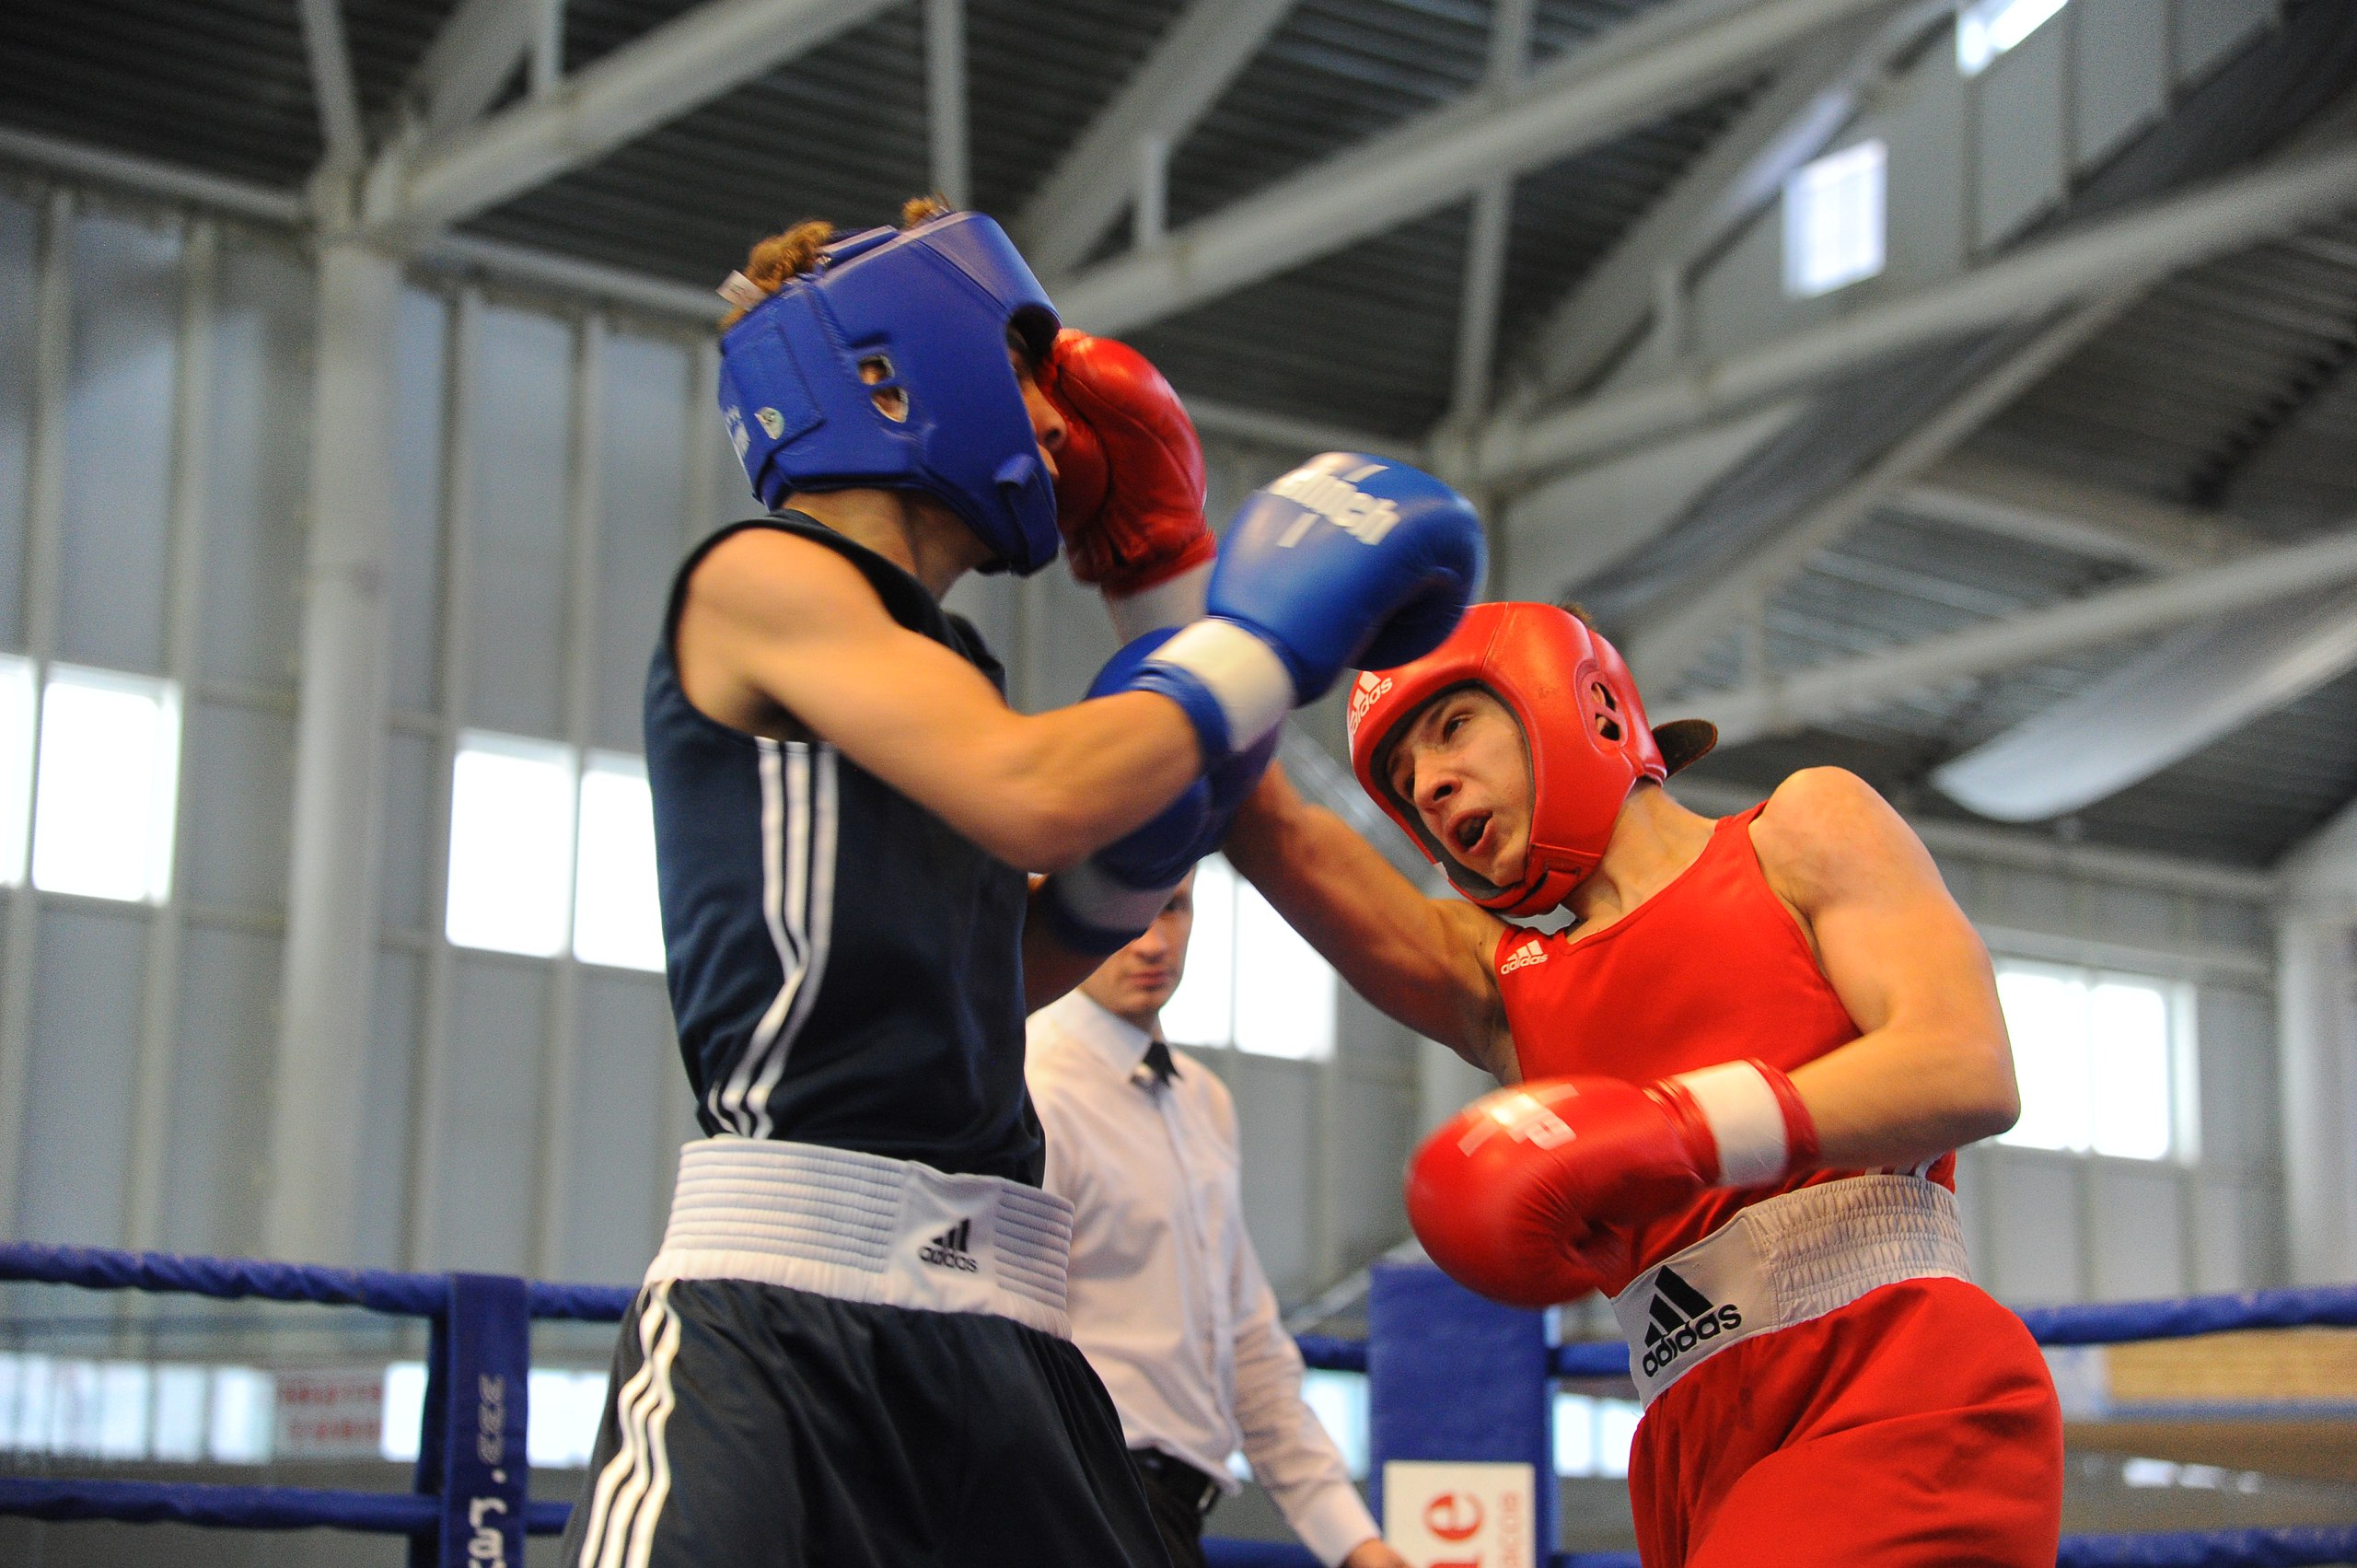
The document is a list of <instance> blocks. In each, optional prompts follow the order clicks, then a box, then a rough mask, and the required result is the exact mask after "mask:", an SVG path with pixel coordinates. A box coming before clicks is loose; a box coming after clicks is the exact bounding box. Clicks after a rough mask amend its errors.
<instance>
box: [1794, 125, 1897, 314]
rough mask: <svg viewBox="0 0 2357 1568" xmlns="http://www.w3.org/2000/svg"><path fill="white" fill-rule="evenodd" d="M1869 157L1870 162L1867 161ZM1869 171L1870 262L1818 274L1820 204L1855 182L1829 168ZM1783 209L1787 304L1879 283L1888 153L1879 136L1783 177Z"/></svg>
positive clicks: (1885, 255) (1885, 256)
mask: <svg viewBox="0 0 2357 1568" xmlns="http://www.w3.org/2000/svg"><path fill="white" fill-rule="evenodd" d="M1868 154H1871V157H1868V156H1866V155H1868ZM1852 163H1855V164H1861V165H1870V166H1871V167H1872V168H1873V171H1874V172H1873V191H1874V199H1873V209H1874V210H1873V214H1872V224H1873V229H1874V246H1873V250H1874V260H1873V264H1872V265H1871V266H1865V267H1862V268H1858V269H1854V270H1841V271H1838V272H1837V271H1834V270H1832V269H1829V268H1827V269H1820V268H1818V267H1817V266H1816V265H1814V264H1813V262H1814V257H1815V251H1816V250H1817V241H1818V239H1819V238H1820V226H1819V224H1818V223H1817V221H1816V220H1817V214H1818V212H1819V210H1820V208H1819V203H1821V202H1823V201H1824V200H1825V199H1826V197H1827V195H1828V194H1829V193H1830V192H1835V191H1840V190H1845V189H1847V188H1848V187H1849V186H1850V185H1851V184H1852V182H1853V181H1854V180H1856V179H1858V178H1859V177H1858V176H1857V175H1854V174H1851V173H1850V172H1849V171H1848V170H1847V169H1846V168H1844V169H1842V170H1840V171H1838V172H1837V171H1835V170H1834V169H1833V168H1832V167H1831V166H1835V165H1848V164H1852ZM1781 201H1782V208H1783V211H1782V234H1783V257H1782V262H1783V266H1782V272H1783V285H1784V294H1785V296H1786V297H1787V298H1791V299H1799V300H1807V299H1821V298H1823V297H1824V296H1827V295H1829V294H1838V293H1840V291H1841V290H1843V289H1845V288H1849V287H1851V286H1852V285H1855V284H1862V283H1866V282H1869V281H1870V280H1872V279H1875V278H1878V277H1880V276H1882V274H1883V273H1885V272H1886V271H1887V270H1888V268H1889V266H1890V147H1889V145H1888V144H1887V143H1886V142H1885V141H1884V140H1883V139H1882V138H1881V137H1880V136H1862V137H1860V138H1858V139H1857V140H1856V141H1854V142H1852V143H1850V144H1848V145H1845V146H1841V147H1837V148H1835V149H1834V150H1832V151H1831V152H1828V153H1824V154H1820V155H1819V156H1818V157H1813V158H1811V159H1809V160H1808V162H1806V163H1805V164H1803V165H1801V167H1800V168H1796V169H1794V170H1793V171H1792V173H1790V174H1788V175H1786V176H1785V177H1784V185H1783V191H1782V196H1781Z"/></svg>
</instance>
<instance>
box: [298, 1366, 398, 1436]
mask: <svg viewBox="0 0 2357 1568" xmlns="http://www.w3.org/2000/svg"><path fill="white" fill-rule="evenodd" d="M384 1427H385V1369H384V1367H382V1366H381V1365H379V1366H319V1367H307V1368H303V1369H301V1370H296V1371H286V1372H281V1373H279V1374H278V1433H277V1436H278V1441H277V1443H276V1445H275V1453H276V1456H277V1457H278V1458H282V1459H373V1458H377V1441H378V1438H379V1436H380V1435H381V1434H382V1433H383V1431H384Z"/></svg>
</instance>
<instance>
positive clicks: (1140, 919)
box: [1042, 627, 1277, 953]
mask: <svg viewBox="0 0 2357 1568" xmlns="http://www.w3.org/2000/svg"><path fill="white" fill-rule="evenodd" d="M1175 634H1176V633H1174V632H1173V631H1172V630H1171V629H1170V628H1168V627H1164V628H1161V629H1160V630H1157V631H1153V632H1149V633H1146V634H1145V635H1144V636H1143V637H1140V638H1138V639H1137V640H1135V641H1134V642H1132V643H1130V644H1128V645H1125V646H1123V647H1122V648H1121V649H1120V651H1119V652H1117V653H1116V654H1114V656H1112V657H1111V658H1109V659H1108V660H1107V661H1106V662H1105V668H1103V669H1100V670H1098V671H1097V679H1094V680H1092V681H1090V682H1089V683H1088V695H1089V696H1091V697H1107V696H1110V695H1112V694H1113V693H1114V692H1117V691H1136V690H1139V689H1140V688H1139V685H1138V679H1137V678H1138V673H1139V671H1140V670H1141V669H1142V668H1144V665H1145V663H1146V660H1147V658H1148V656H1150V655H1152V654H1154V653H1155V652H1156V651H1157V650H1159V649H1160V648H1161V647H1162V645H1164V644H1166V643H1167V642H1168V641H1169V640H1170V639H1171V637H1172V636H1173V635H1175ZM1276 749H1277V732H1276V731H1275V730H1274V729H1273V728H1272V729H1271V730H1270V731H1269V732H1268V734H1266V735H1265V736H1263V737H1261V738H1260V739H1259V740H1258V741H1256V742H1254V743H1253V744H1252V745H1251V746H1249V747H1247V748H1246V749H1244V750H1242V751H1239V752H1237V753H1235V754H1233V755H1231V756H1229V757H1226V758H1225V759H1223V760H1222V761H1219V762H1218V763H1216V764H1215V765H1214V766H1213V768H1212V769H1211V771H1210V772H1207V773H1206V774H1205V775H1204V776H1203V777H1202V778H1200V779H1197V780H1196V781H1195V782H1194V783H1193V784H1189V785H1188V786H1187V787H1186V788H1185V789H1184V790H1182V791H1181V792H1180V793H1179V798H1178V799H1176V800H1174V801H1172V802H1171V803H1170V804H1169V805H1167V806H1166V807H1163V808H1162V810H1161V811H1160V812H1159V813H1157V814H1156V815H1155V817H1154V819H1152V820H1150V821H1148V822H1147V823H1145V824H1144V826H1143V827H1138V828H1132V830H1130V831H1129V832H1127V833H1125V834H1123V835H1122V836H1121V837H1120V838H1119V839H1116V840H1114V841H1113V842H1111V843H1109V844H1107V845H1106V846H1105V847H1104V848H1103V849H1100V850H1098V851H1097V853H1096V854H1092V855H1090V856H1089V857H1088V858H1087V859H1086V860H1085V861H1082V862H1081V863H1080V864H1079V865H1075V866H1074V867H1072V868H1071V869H1070V870H1068V871H1060V872H1058V873H1056V874H1055V875H1054V876H1052V877H1049V878H1048V880H1047V884H1046V886H1045V888H1044V889H1042V890H1043V891H1044V893H1045V894H1046V901H1045V903H1044V905H1043V906H1042V907H1043V908H1044V909H1045V910H1046V912H1047V915H1048V920H1049V923H1050V925H1051V927H1052V928H1053V930H1054V931H1055V934H1056V939H1057V940H1058V941H1060V942H1062V944H1063V945H1064V946H1065V947H1070V948H1072V949H1073V950H1074V951H1075V952H1081V953H1114V952H1118V951H1120V949H1121V948H1123V947H1128V946H1129V945H1130V944H1131V943H1132V942H1134V941H1136V940H1137V939H1138V938H1139V937H1140V936H1141V935H1144V933H1145V929H1146V927H1147V926H1149V925H1152V924H1153V923H1154V918H1155V915H1157V914H1160V913H1161V912H1162V909H1163V906H1164V905H1166V904H1167V903H1168V902H1169V901H1170V894H1171V891H1172V889H1176V888H1177V887H1178V886H1179V883H1180V882H1181V881H1183V880H1185V878H1186V876H1187V873H1188V872H1189V871H1190V870H1191V869H1192V868H1193V866H1194V864H1195V862H1197V861H1199V860H1201V859H1202V857H1203V856H1205V855H1207V854H1211V853H1212V851H1213V850H1215V849H1217V848H1218V847H1219V845H1220V841H1221V840H1223V839H1225V837H1227V824H1228V820H1229V819H1231V818H1233V817H1234V816H1235V815H1236V808H1237V807H1238V806H1240V805H1241V804H1243V801H1244V797H1245V796H1248V795H1249V794H1251V793H1252V786H1253V785H1254V784H1259V783H1260V774H1261V773H1262V772H1264V771H1265V770H1266V769H1267V768H1268V765H1269V759H1270V757H1271V756H1272V755H1274V754H1275V752H1276Z"/></svg>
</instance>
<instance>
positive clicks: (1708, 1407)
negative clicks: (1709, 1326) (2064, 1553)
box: [1629, 1279, 2062, 1568]
mask: <svg viewBox="0 0 2357 1568" xmlns="http://www.w3.org/2000/svg"><path fill="white" fill-rule="evenodd" d="M1629 1493H1630V1501H1631V1504H1633V1506H1634V1510H1635V1514H1636V1524H1637V1544H1638V1549H1639V1551H1640V1552H1641V1553H1642V1554H1643V1558H1644V1562H1645V1568H2053V1563H2054V1555H2055V1544H2056V1539H2057V1538H2058V1537H2059V1535H2060V1534H2061V1517H2062V1412H2061V1407H2060V1406H2059V1405H2058V1404H2057V1403H2056V1401H2055V1397H2054V1382H2053V1379H2052V1378H2051V1377H2050V1376H2049V1375H2048V1373H2047V1369H2046V1362H2045V1359H2044V1358H2043V1357H2042V1356H2040V1355H2039V1354H2038V1346H2037V1344H2036V1342H2033V1341H2032V1340H2031V1339H2030V1337H2029V1331H2028V1330H2026V1329H2025V1328H2023V1326H2022V1322H2021V1319H2020V1318H2016V1317H2014V1315H2013V1314H2012V1313H2011V1312H2009V1311H2007V1310H2006V1309H2005V1308H2004V1307H2001V1306H1999V1305H1998V1304H1997V1303H1996V1302H1995V1301H1994V1300H1992V1299H1991V1298H1990V1297H1989V1296H1988V1295H1986V1294H1984V1293H1983V1292H1981V1291H1980V1290H1979V1289H1978V1288H1976V1287H1975V1286H1973V1285H1970V1284H1968V1283H1964V1282H1963V1281H1961V1280H1949V1279H1919V1280H1908V1281H1905V1282H1903V1283H1898V1284H1890V1285H1885V1286H1883V1287H1882V1288H1880V1289H1878V1290H1875V1291H1873V1292H1871V1293H1870V1294H1868V1295H1864V1296H1861V1297H1859V1298H1858V1299H1857V1300H1856V1301H1854V1302H1852V1303H1851V1304H1850V1305H1848V1306H1847V1307H1840V1308H1837V1309H1836V1310H1834V1311H1832V1312H1829V1313H1827V1314H1825V1315H1824V1316H1823V1317H1820V1318H1811V1319H1809V1320H1808V1321H1806V1322H1804V1323H1798V1324H1795V1325H1794V1326H1793V1327H1791V1328H1788V1329H1782V1330H1777V1331H1775V1332H1773V1333H1767V1334H1760V1335H1758V1336H1756V1337H1754V1338H1752V1339H1748V1340H1745V1341H1743V1342H1739V1343H1736V1344H1731V1345H1729V1346H1728V1347H1727V1348H1726V1349H1725V1350H1724V1351H1722V1352H1720V1353H1718V1354H1716V1355H1713V1356H1712V1357H1711V1358H1710V1359H1709V1360H1708V1361H1705V1362H1703V1363H1701V1365H1697V1366H1695V1367H1694V1368H1693V1369H1692V1370H1691V1371H1689V1372H1688V1373H1687V1374H1686V1375H1685V1376H1681V1377H1679V1378H1678V1381H1677V1382H1676V1383H1674V1384H1672V1385H1671V1386H1670V1387H1669V1388H1665V1389H1664V1390H1663V1391H1662V1393H1661V1395H1660V1397H1659V1398H1658V1399H1656V1400H1655V1401H1654V1402H1653V1404H1652V1406H1651V1407H1650V1408H1649V1409H1648V1410H1647V1411H1646V1412H1645V1418H1644V1420H1643V1422H1642V1423H1639V1425H1638V1427H1637V1437H1636V1445H1635V1447H1634V1448H1633V1450H1632V1451H1631V1454H1630V1457H1629Z"/></svg>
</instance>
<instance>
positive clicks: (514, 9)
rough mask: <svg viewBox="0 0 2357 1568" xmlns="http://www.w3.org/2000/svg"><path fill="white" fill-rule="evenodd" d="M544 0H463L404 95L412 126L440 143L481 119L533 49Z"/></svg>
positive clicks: (403, 90) (412, 75) (424, 137)
mask: <svg viewBox="0 0 2357 1568" xmlns="http://www.w3.org/2000/svg"><path fill="white" fill-rule="evenodd" d="M540 4H541V0H459V4H458V5H457V6H454V7H453V8H452V9H451V12H450V14H449V16H448V17H446V18H445V19H444V20H443V23H442V30H441V31H439V32H437V33H435V35H434V41H433V43H432V44H430V45H428V46H427V48H426V51H425V56H424V59H422V60H420V61H419V62H418V64H417V68H416V69H415V70H414V71H412V72H411V73H410V77H409V80H408V82H407V83H405V84H404V85H403V87H402V88H401V97H402V99H403V100H404V101H406V102H407V103H408V104H409V106H410V115H411V129H412V133H413V134H415V135H416V136H417V137H418V138H419V140H421V141H423V142H427V143H432V142H438V141H440V140H442V139H443V138H444V137H446V136H447V135H449V134H451V133H452V132H453V131H456V130H458V129H459V127H460V126H462V125H467V124H470V123H471V122H474V121H475V120H478V119H480V118H481V117H482V113H483V111H484V110H487V109H489V108H490V107H491V105H492V100H493V99H496V98H497V97H498V96H499V91H500V89H501V88H502V87H505V86H506V85H507V82H508V79H509V78H510V77H512V76H514V75H515V74H516V67H517V65H518V64H522V63H523V59H524V55H525V52H526V51H528V49H530V48H531V45H532V35H533V30H534V23H535V22H536V21H537V20H538V19H539V18H538V17H537V16H536V12H537V11H538V9H539V6H540Z"/></svg>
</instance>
